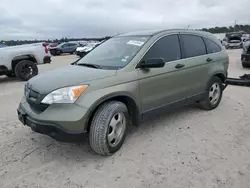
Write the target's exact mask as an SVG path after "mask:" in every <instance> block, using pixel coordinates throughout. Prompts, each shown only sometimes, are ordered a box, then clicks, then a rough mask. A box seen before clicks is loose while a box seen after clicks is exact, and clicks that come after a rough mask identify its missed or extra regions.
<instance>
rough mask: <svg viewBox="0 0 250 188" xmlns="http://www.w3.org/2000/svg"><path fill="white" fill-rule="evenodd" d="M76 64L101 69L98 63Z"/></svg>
mask: <svg viewBox="0 0 250 188" xmlns="http://www.w3.org/2000/svg"><path fill="white" fill-rule="evenodd" d="M76 65H79V66H85V67H91V68H95V69H101V66H100V65H95V64H88V63H79V64H76Z"/></svg>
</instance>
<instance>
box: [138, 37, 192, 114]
mask: <svg viewBox="0 0 250 188" xmlns="http://www.w3.org/2000/svg"><path fill="white" fill-rule="evenodd" d="M151 58H163V59H164V61H165V66H164V67H161V68H150V69H139V70H138V71H139V73H138V75H139V87H140V99H141V108H142V112H148V111H151V110H153V109H157V108H158V107H163V106H165V105H168V104H171V103H175V102H180V103H184V101H185V100H184V99H185V98H186V93H185V92H186V90H187V88H188V87H189V84H190V83H189V79H188V78H187V77H186V75H185V74H186V69H185V60H183V59H182V54H181V47H180V42H179V36H178V34H177V33H176V34H171V35H167V36H164V37H162V38H160V39H159V40H158V41H156V42H155V43H154V45H153V46H152V47H151V48H150V49H149V50H148V52H147V53H146V54H145V56H144V57H143V59H142V61H143V60H146V59H151Z"/></svg>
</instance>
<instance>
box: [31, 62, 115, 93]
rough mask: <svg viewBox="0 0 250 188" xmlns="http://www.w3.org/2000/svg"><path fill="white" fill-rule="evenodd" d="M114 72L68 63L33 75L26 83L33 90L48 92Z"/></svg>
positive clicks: (100, 77) (101, 77)
mask: <svg viewBox="0 0 250 188" xmlns="http://www.w3.org/2000/svg"><path fill="white" fill-rule="evenodd" d="M115 74H116V70H104V69H95V68H88V67H83V66H77V65H69V66H66V67H63V68H59V69H55V70H52V71H49V72H46V73H43V74H40V75H38V76H36V77H33V78H32V79H30V80H29V82H28V83H27V84H28V85H29V88H31V89H32V90H34V91H37V92H39V93H41V94H48V93H50V92H51V91H53V90H56V89H58V88H62V87H67V86H76V85H80V84H85V83H88V82H89V81H91V80H96V79H103V78H106V77H111V76H115Z"/></svg>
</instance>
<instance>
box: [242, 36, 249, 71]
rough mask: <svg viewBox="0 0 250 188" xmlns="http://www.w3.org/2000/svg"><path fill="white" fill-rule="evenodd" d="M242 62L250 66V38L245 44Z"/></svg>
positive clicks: (243, 64) (245, 65)
mask: <svg viewBox="0 0 250 188" xmlns="http://www.w3.org/2000/svg"><path fill="white" fill-rule="evenodd" d="M241 63H242V66H243V67H245V68H246V67H250V40H248V41H246V42H245V43H244V45H243V50H242V54H241Z"/></svg>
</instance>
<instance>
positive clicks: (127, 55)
mask: <svg viewBox="0 0 250 188" xmlns="http://www.w3.org/2000/svg"><path fill="white" fill-rule="evenodd" d="M148 38H149V37H148V36H129V37H115V38H111V39H109V40H107V41H106V42H104V43H102V44H101V45H99V46H98V47H96V48H95V49H94V50H92V51H91V52H90V53H89V54H87V55H86V56H84V57H83V58H82V59H80V60H79V61H78V62H77V65H81V64H94V65H97V66H98V67H100V68H102V69H119V68H122V67H125V66H126V65H127V64H128V63H129V62H130V61H131V60H132V58H133V57H134V56H135V55H136V54H137V52H138V51H139V50H140V49H141V47H142V46H143V44H144V43H145V42H146V41H147V40H148Z"/></svg>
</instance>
